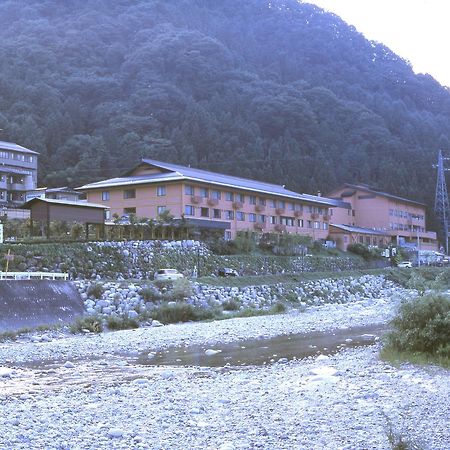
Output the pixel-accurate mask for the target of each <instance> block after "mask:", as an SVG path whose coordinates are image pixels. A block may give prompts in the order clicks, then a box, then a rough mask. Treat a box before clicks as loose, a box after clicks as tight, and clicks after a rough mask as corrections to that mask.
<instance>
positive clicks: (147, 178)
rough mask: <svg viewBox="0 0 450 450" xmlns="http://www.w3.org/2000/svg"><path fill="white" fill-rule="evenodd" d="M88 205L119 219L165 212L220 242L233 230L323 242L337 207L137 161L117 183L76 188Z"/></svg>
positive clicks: (277, 189) (254, 183) (241, 182)
mask: <svg viewBox="0 0 450 450" xmlns="http://www.w3.org/2000/svg"><path fill="white" fill-rule="evenodd" d="M78 189H79V190H82V191H84V192H85V193H86V195H87V200H88V202H90V203H97V204H103V205H105V206H108V207H109V208H110V212H111V214H117V215H118V216H119V217H120V216H122V215H124V214H135V215H136V216H137V217H145V218H152V219H156V218H157V217H158V216H159V215H160V214H161V213H163V212H164V211H169V212H170V214H171V215H173V216H174V218H175V219H180V218H181V217H184V218H185V219H186V220H187V221H188V223H191V224H192V225H194V226H195V225H197V226H199V227H200V228H221V229H223V232H224V237H225V238H226V239H233V238H235V237H236V234H237V233H238V232H239V231H255V232H261V233H268V232H274V233H282V232H287V233H296V234H301V235H306V236H310V237H311V238H312V239H313V240H318V239H327V238H328V235H329V222H330V207H337V205H338V204H340V203H342V202H337V201H335V200H331V199H327V198H324V197H319V196H313V195H307V194H299V193H296V192H293V191H289V190H287V189H285V188H284V187H283V186H278V185H273V184H269V183H262V182H259V181H255V180H249V179H245V178H238V177H232V176H228V175H223V174H216V173H213V172H208V171H204V170H199V169H192V168H190V167H183V166H178V165H175V164H169V163H163V162H159V161H154V160H148V159H146V160H143V161H142V163H141V164H139V165H138V166H137V167H136V168H134V169H133V170H132V171H130V172H129V173H127V174H126V176H124V177H121V178H113V179H110V180H105V181H100V182H97V183H91V184H88V185H85V186H82V187H80V188H78Z"/></svg>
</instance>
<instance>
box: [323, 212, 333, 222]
mask: <svg viewBox="0 0 450 450" xmlns="http://www.w3.org/2000/svg"><path fill="white" fill-rule="evenodd" d="M330 219H331V217H330V216H329V215H328V214H325V215H324V216H323V221H324V222H329V221H330Z"/></svg>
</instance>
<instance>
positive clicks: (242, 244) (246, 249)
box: [233, 231, 256, 254]
mask: <svg viewBox="0 0 450 450" xmlns="http://www.w3.org/2000/svg"><path fill="white" fill-rule="evenodd" d="M233 244H234V248H235V249H236V253H238V254H240V253H253V252H254V251H255V249H256V234H255V233H252V232H250V231H239V232H238V233H237V236H236V239H235V240H234V242H233Z"/></svg>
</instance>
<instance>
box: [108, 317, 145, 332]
mask: <svg viewBox="0 0 450 450" xmlns="http://www.w3.org/2000/svg"><path fill="white" fill-rule="evenodd" d="M106 325H107V326H108V329H110V330H131V329H133V328H139V322H138V321H137V320H136V319H130V318H129V317H127V316H120V317H113V316H110V317H108V319H106Z"/></svg>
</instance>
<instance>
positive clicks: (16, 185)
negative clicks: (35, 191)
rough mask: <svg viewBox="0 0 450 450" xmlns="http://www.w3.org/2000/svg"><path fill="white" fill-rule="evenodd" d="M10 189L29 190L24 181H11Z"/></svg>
mask: <svg viewBox="0 0 450 450" xmlns="http://www.w3.org/2000/svg"><path fill="white" fill-rule="evenodd" d="M8 190H10V191H19V192H25V191H27V190H28V188H27V186H25V184H23V183H11V184H9V185H8Z"/></svg>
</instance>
